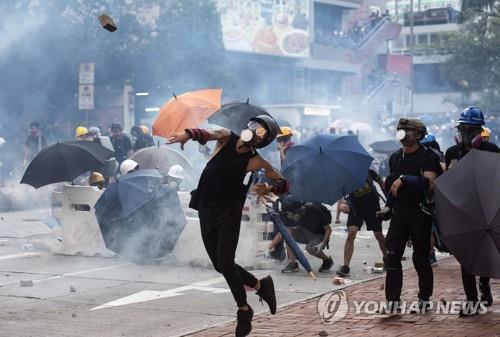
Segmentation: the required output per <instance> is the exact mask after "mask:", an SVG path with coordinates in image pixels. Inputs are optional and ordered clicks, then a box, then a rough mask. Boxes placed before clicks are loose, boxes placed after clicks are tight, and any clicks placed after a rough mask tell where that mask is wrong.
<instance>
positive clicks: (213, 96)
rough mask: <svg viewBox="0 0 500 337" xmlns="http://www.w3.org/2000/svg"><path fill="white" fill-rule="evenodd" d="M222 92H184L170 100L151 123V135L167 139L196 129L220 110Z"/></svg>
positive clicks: (217, 90)
mask: <svg viewBox="0 0 500 337" xmlns="http://www.w3.org/2000/svg"><path fill="white" fill-rule="evenodd" d="M221 96H222V90H221V89H206V90H198V91H192V92H186V93H184V94H182V95H179V96H176V95H175V94H174V97H173V98H171V99H170V100H169V101H168V102H167V103H165V104H164V105H163V107H162V108H161V109H160V114H159V115H158V117H157V118H156V120H155V122H154V123H153V135H156V136H161V137H164V138H167V137H168V136H169V135H170V134H171V133H172V132H177V131H183V130H184V129H190V128H196V127H198V126H199V125H200V124H201V123H203V122H204V121H206V120H207V118H208V117H210V116H211V115H212V114H213V113H214V112H215V111H217V110H219V109H220V104H221V103H220V102H221Z"/></svg>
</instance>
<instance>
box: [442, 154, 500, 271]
mask: <svg viewBox="0 0 500 337" xmlns="http://www.w3.org/2000/svg"><path fill="white" fill-rule="evenodd" d="M435 185H436V188H435V194H436V216H437V224H438V225H439V229H440V232H441V239H442V241H443V242H444V243H445V244H446V246H447V247H448V248H449V250H450V252H451V253H452V254H453V255H455V257H456V258H457V260H458V261H459V262H460V264H461V265H462V266H463V267H464V269H465V270H466V271H467V272H468V273H470V274H473V275H480V276H485V277H494V278H500V154H497V153H491V152H486V151H480V150H472V151H470V153H468V154H467V155H466V156H465V157H464V158H462V159H461V160H460V161H459V162H458V163H457V164H456V165H454V166H453V167H452V168H450V170H448V171H447V172H446V173H445V174H443V175H442V176H441V177H439V178H438V179H436V181H435Z"/></svg>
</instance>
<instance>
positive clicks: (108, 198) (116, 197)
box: [95, 170, 163, 222]
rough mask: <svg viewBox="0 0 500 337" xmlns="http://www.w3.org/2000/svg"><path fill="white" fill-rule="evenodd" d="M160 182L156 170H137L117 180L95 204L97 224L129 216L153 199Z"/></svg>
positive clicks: (161, 178)
mask: <svg viewBox="0 0 500 337" xmlns="http://www.w3.org/2000/svg"><path fill="white" fill-rule="evenodd" d="M162 180H163V177H162V175H161V174H160V173H159V172H158V171H156V170H138V171H135V172H132V173H130V174H127V175H125V176H123V177H121V178H118V179H117V180H116V182H114V183H112V184H110V185H109V186H108V188H106V190H105V191H104V193H103V194H102V195H101V197H100V198H99V200H97V203H96V204H95V210H96V217H97V220H98V222H101V221H103V220H104V221H105V220H113V219H120V218H124V217H127V216H129V215H130V214H132V213H133V212H135V211H136V210H137V209H139V208H140V207H142V206H143V205H144V204H145V203H147V202H148V201H150V200H151V199H152V198H153V192H154V191H155V190H157V189H158V188H160V186H161V183H162Z"/></svg>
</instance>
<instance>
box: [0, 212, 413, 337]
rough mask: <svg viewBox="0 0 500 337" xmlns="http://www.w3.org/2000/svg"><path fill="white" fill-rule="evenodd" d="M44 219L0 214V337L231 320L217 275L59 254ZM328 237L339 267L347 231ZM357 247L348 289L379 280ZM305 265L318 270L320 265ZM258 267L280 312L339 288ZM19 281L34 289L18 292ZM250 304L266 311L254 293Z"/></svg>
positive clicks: (365, 237) (367, 252) (367, 240)
mask: <svg viewBox="0 0 500 337" xmlns="http://www.w3.org/2000/svg"><path fill="white" fill-rule="evenodd" d="M47 215H48V211H46V210H45V211H44V210H42V211H38V210H37V211H27V212H16V213H0V303H2V310H0V336H1V337H4V336H9V337H10V336H15V337H24V336H36V337H45V336H47V337H49V336H50V337H62V336H75V337H76V336H86V337H94V336H95V337H114V336H117V337H123V336H130V337H155V336H162V337H164V336H176V335H183V334H186V333H188V332H192V331H197V330H200V329H203V328H206V327H209V326H212V325H214V324H220V323H222V322H225V321H230V320H234V314H235V306H234V302H233V299H232V296H231V294H230V293H229V290H228V288H227V286H226V284H225V282H224V280H223V279H222V278H221V277H220V275H219V274H217V273H216V272H215V271H214V270H212V269H210V268H202V267H193V266H190V265H186V264H181V263H180V262H178V259H176V257H175V256H171V257H169V258H167V259H164V260H161V261H158V262H157V263H155V264H151V265H135V264H133V263H130V262H128V261H127V260H125V259H122V258H98V257H82V256H64V255H57V254H55V253H54V252H53V250H54V248H55V247H57V245H58V241H57V239H56V238H55V235H54V234H53V233H52V231H51V230H50V228H49V227H48V226H47V225H46V224H45V223H44V222H43V221H41V220H43V219H45V218H46V216H47ZM333 233H334V234H333V239H332V244H331V246H332V247H331V252H330V253H331V254H332V255H333V257H334V260H335V261H336V262H337V261H338V262H340V261H341V259H342V258H341V257H342V255H341V254H342V253H341V252H342V251H343V243H344V240H345V237H346V233H345V231H344V230H343V228H342V227H336V228H334V231H333ZM242 240H244V238H242ZM27 244H28V245H27ZM30 244H31V245H32V249H31V247H30ZM23 247H24V248H25V249H23ZM197 248H199V247H197ZM356 249H357V250H356V251H355V261H357V262H356V263H354V264H353V266H352V274H353V275H352V278H351V280H352V282H353V283H355V282H357V281H360V280H366V279H369V278H372V277H374V276H376V275H370V274H368V273H367V272H365V271H363V267H365V266H364V265H363V264H362V263H361V262H360V261H362V260H366V261H367V265H373V263H375V262H378V261H380V260H381V257H380V252H379V251H378V246H377V244H376V242H375V241H374V239H372V235H371V233H369V232H365V231H363V232H361V233H360V235H359V238H358V240H357V242H356ZM409 254H410V253H409V252H408V253H407V256H410V255H409ZM310 261H311V263H312V264H313V267H314V269H317V268H318V267H319V265H320V262H319V261H315V260H313V259H312V258H311V259H310ZM262 262H265V263H259V265H260V266H261V267H262V265H265V267H266V269H255V270H254V272H255V274H256V275H258V276H264V275H267V274H271V275H272V276H273V278H274V279H275V284H276V288H277V295H278V302H279V304H280V305H281V306H283V305H285V304H289V303H293V302H297V301H301V300H305V299H308V298H312V297H314V296H317V295H318V294H322V293H325V292H329V291H331V290H333V289H335V287H336V286H334V285H333V284H332V276H333V275H332V274H321V275H319V276H320V277H319V279H318V280H317V281H312V279H311V278H310V277H308V276H307V275H306V273H305V272H300V273H297V274H293V275H284V274H281V273H280V269H281V268H282V267H283V265H282V264H278V263H274V262H269V261H262ZM406 263H408V262H406ZM337 265H338V264H337ZM337 265H336V266H335V267H337ZM21 281H33V286H30V287H21V286H20V282H21ZM249 302H250V304H251V305H252V306H253V307H254V308H255V309H257V310H256V311H257V312H264V311H265V310H264V309H265V308H263V307H261V305H260V303H259V302H258V300H257V296H254V295H253V294H252V292H249Z"/></svg>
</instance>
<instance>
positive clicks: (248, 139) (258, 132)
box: [240, 121, 267, 146]
mask: <svg viewBox="0 0 500 337" xmlns="http://www.w3.org/2000/svg"><path fill="white" fill-rule="evenodd" d="M266 134H267V130H266V129H265V128H264V127H263V126H262V125H260V124H259V123H257V122H256V121H251V122H250V123H248V125H247V128H246V129H244V130H243V131H241V134H240V138H241V140H242V141H243V142H244V143H245V145H248V146H256V145H258V144H259V143H260V142H261V141H262V140H263V139H264V138H265V136H266Z"/></svg>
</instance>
